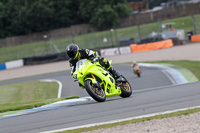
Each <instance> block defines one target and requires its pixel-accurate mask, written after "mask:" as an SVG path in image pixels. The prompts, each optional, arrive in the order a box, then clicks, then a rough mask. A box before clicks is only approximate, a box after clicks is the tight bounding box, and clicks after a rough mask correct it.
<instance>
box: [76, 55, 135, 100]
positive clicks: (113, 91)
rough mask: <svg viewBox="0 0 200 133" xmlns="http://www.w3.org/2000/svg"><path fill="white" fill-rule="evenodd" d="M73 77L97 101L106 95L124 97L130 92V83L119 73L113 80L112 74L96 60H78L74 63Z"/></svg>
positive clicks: (129, 94)
mask: <svg viewBox="0 0 200 133" xmlns="http://www.w3.org/2000/svg"><path fill="white" fill-rule="evenodd" d="M109 62H110V63H111V62H112V61H109ZM73 78H74V79H75V81H78V82H79V85H80V86H81V88H85V89H86V91H87V92H88V94H89V95H90V96H91V97H92V98H93V99H94V100H96V101H98V102H104V101H105V100H106V97H113V96H121V97H123V98H125V97H129V96H131V94H132V88H131V85H130V83H129V82H128V81H127V79H126V78H125V77H124V76H122V75H121V76H120V77H119V78H118V79H117V80H115V79H114V78H113V75H112V74H111V73H109V72H108V71H107V70H106V69H105V68H103V67H102V66H101V65H100V64H99V62H98V61H96V62H91V61H90V60H88V59H81V60H79V61H78V62H77V63H76V68H75V72H74V73H73Z"/></svg>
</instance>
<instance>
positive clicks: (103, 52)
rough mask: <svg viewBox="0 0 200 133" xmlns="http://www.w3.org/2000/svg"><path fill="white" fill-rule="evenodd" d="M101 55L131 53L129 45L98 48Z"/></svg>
mask: <svg viewBox="0 0 200 133" xmlns="http://www.w3.org/2000/svg"><path fill="white" fill-rule="evenodd" d="M100 53H101V56H112V55H119V54H129V53H131V49H130V46H126V47H116V48H108V49H101V50H100Z"/></svg>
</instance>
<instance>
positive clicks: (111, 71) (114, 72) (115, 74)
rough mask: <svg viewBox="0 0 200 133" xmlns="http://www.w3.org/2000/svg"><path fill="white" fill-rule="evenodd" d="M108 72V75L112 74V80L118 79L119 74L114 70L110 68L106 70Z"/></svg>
mask: <svg viewBox="0 0 200 133" xmlns="http://www.w3.org/2000/svg"><path fill="white" fill-rule="evenodd" d="M108 71H109V72H110V73H112V75H113V77H114V79H118V78H119V77H120V74H119V73H118V72H117V71H116V70H115V69H114V68H112V67H110V68H109V69H108Z"/></svg>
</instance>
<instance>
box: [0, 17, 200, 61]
mask: <svg viewBox="0 0 200 133" xmlns="http://www.w3.org/2000/svg"><path fill="white" fill-rule="evenodd" d="M172 22H173V23H174V24H172V27H171V28H175V29H184V31H185V38H186V39H187V32H188V31H192V32H193V33H194V34H195V33H196V34H200V15H194V16H186V17H181V18H177V19H169V20H164V21H157V22H154V23H148V24H140V25H135V26H130V27H125V28H115V27H113V28H111V29H109V30H106V31H100V32H95V30H93V31H90V33H87V34H79V35H76V36H73V35H70V36H68V37H65V38H62V39H56V38H52V37H51V36H48V35H47V36H46V37H44V36H43V35H42V37H43V41H41V42H36V43H30V44H28V45H18V46H15V47H2V48H0V55H1V56H0V63H2V62H6V61H12V60H17V59H21V58H24V57H32V56H43V55H50V54H55V53H58V52H64V51H65V49H66V46H67V45H68V44H70V43H76V44H78V45H79V46H80V48H89V49H98V48H102V47H113V46H117V45H120V40H123V39H127V38H133V39H134V41H135V43H137V42H139V41H140V40H141V39H143V38H145V37H147V36H149V35H153V34H155V33H159V32H161V31H162V30H163V29H161V27H162V24H165V23H172ZM57 32H59V31H57ZM77 32H78V31H77ZM85 32H86V31H85Z"/></svg>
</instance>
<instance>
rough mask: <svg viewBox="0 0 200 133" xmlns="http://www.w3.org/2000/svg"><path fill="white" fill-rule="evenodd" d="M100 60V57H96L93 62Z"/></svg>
mask: <svg viewBox="0 0 200 133" xmlns="http://www.w3.org/2000/svg"><path fill="white" fill-rule="evenodd" d="M97 61H99V57H95V58H93V59H92V60H91V62H92V63H94V62H97Z"/></svg>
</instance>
